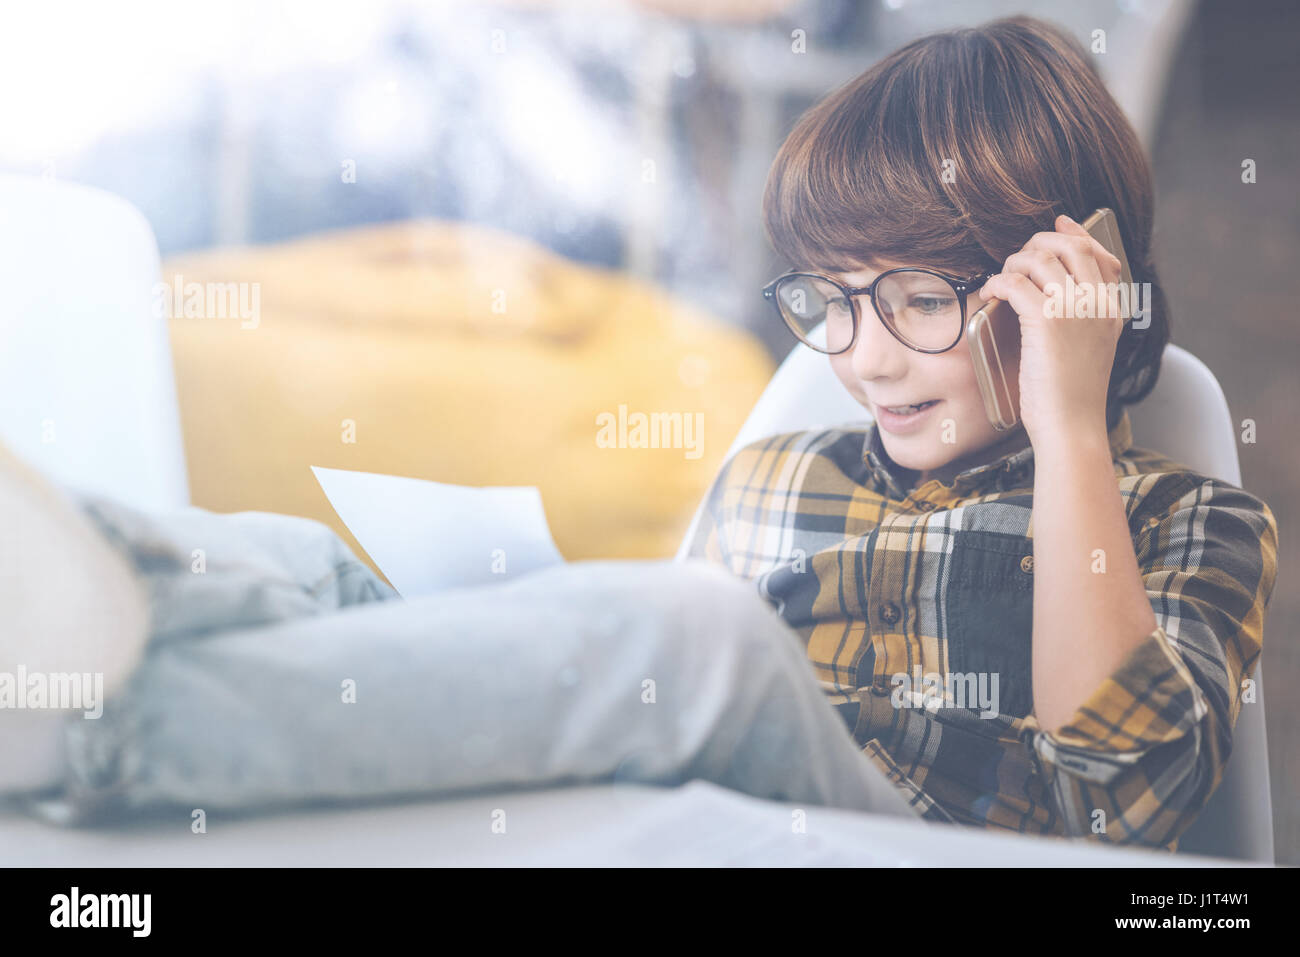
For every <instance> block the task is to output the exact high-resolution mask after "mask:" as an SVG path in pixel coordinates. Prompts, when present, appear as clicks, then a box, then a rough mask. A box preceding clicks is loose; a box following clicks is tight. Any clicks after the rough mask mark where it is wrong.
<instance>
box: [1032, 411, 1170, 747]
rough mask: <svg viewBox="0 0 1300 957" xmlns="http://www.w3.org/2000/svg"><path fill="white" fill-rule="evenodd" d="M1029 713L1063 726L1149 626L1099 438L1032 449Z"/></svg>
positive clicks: (1152, 623)
mask: <svg viewBox="0 0 1300 957" xmlns="http://www.w3.org/2000/svg"><path fill="white" fill-rule="evenodd" d="M1034 458H1035V479H1034V506H1033V519H1032V522H1033V525H1032V533H1033V541H1034V619H1033V620H1034V627H1033V689H1034V713H1035V715H1036V717H1037V719H1038V722H1039V726H1040V727H1042V728H1043V729H1044V730H1048V731H1054V730H1056V729H1057V728H1059V727H1060V726H1061V725H1063V724H1064V723H1065V722H1066V721H1067V720H1068V719H1069V717H1070V716H1071V715H1072V714H1073V713H1074V711H1075V709H1076V708H1077V707H1078V706H1079V705H1080V704H1082V703H1083V702H1084V701H1086V700H1087V698H1088V697H1089V696H1090V695H1091V694H1092V693H1093V691H1095V690H1096V688H1097V687H1098V685H1100V684H1101V682H1102V681H1104V680H1105V679H1106V678H1107V677H1108V676H1110V675H1111V674H1113V673H1114V672H1115V670H1116V669H1117V668H1118V667H1119V666H1120V665H1121V664H1122V663H1123V662H1124V659H1125V658H1126V657H1127V656H1128V654H1129V653H1130V652H1131V651H1132V650H1133V649H1134V648H1136V647H1137V646H1138V645H1139V644H1140V643H1141V642H1142V641H1143V639H1145V638H1146V637H1147V636H1148V635H1149V634H1150V633H1151V632H1152V631H1153V630H1155V627H1156V618H1155V613H1154V611H1153V610H1152V608H1151V603H1150V601H1149V600H1148V598H1147V593H1146V587H1145V585H1144V583H1143V581H1142V577H1141V573H1140V572H1139V570H1138V563H1137V556H1136V555H1135V554H1134V551H1133V541H1132V538H1131V537H1130V533H1129V528H1128V520H1127V517H1126V515H1125V512H1124V502H1123V499H1122V498H1121V496H1120V493H1119V489H1118V486H1117V483H1116V480H1115V474H1114V467H1113V465H1112V463H1111V458H1110V451H1109V447H1108V444H1107V438H1106V434H1105V432H1103V431H1100V430H1097V431H1086V432H1083V433H1077V432H1076V433H1075V434H1074V437H1073V438H1072V440H1071V441H1069V442H1062V443H1061V444H1060V445H1059V446H1054V447H1051V448H1044V449H1042V450H1040V449H1038V448H1035V453H1034Z"/></svg>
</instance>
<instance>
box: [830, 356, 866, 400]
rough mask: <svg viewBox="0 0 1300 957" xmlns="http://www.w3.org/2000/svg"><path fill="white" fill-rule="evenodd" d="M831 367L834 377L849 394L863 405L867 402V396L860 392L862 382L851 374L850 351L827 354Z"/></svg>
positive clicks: (851, 361)
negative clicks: (834, 354) (832, 354)
mask: <svg viewBox="0 0 1300 957" xmlns="http://www.w3.org/2000/svg"><path fill="white" fill-rule="evenodd" d="M827 359H828V360H829V361H830V364H831V368H832V369H833V370H834V371H835V377H836V378H837V379H839V380H840V383H841V384H842V385H843V386H844V388H845V389H847V390H848V393H849V395H851V396H853V398H855V399H857V400H858V401H859V402H861V403H862V404H863V405H866V403H867V397H866V396H865V395H864V394H863V392H862V383H861V382H859V381H858V377H857V376H856V375H854V374H853V358H852V353H842V354H840V355H837V356H828V357H827Z"/></svg>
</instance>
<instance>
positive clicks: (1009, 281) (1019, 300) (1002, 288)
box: [980, 272, 1047, 317]
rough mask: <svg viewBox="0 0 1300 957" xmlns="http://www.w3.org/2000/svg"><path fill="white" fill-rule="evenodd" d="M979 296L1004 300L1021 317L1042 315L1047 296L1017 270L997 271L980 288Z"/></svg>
mask: <svg viewBox="0 0 1300 957" xmlns="http://www.w3.org/2000/svg"><path fill="white" fill-rule="evenodd" d="M980 298H982V299H1002V300H1005V301H1006V302H1008V303H1010V304H1011V308H1012V309H1014V310H1015V311H1016V314H1017V315H1019V316H1021V317H1024V316H1042V315H1043V314H1044V313H1043V306H1044V304H1045V303H1046V302H1047V297H1046V296H1045V295H1044V294H1043V291H1042V290H1041V289H1039V288H1038V286H1036V285H1035V284H1034V281H1033V280H1032V279H1030V278H1029V277H1028V276H1026V275H1025V274H1024V273H1019V272H1000V273H998V274H997V275H996V276H994V277H993V278H992V279H990V280H989V281H988V282H986V283H985V284H984V286H983V287H982V288H981V289H980Z"/></svg>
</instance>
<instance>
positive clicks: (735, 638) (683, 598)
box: [646, 558, 799, 654]
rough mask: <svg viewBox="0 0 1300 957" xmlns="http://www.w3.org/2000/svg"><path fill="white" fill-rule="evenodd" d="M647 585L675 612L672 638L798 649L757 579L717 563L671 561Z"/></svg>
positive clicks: (694, 642)
mask: <svg viewBox="0 0 1300 957" xmlns="http://www.w3.org/2000/svg"><path fill="white" fill-rule="evenodd" d="M646 584H647V586H648V587H649V588H650V589H652V590H653V591H652V594H653V595H654V602H655V603H656V604H667V605H668V606H669V607H671V609H672V611H673V615H672V617H673V623H672V624H673V625H674V626H675V627H669V628H666V629H664V631H665V634H666V636H667V637H668V638H669V639H670V640H671V639H673V638H676V639H677V640H680V641H682V642H685V643H688V644H690V645H692V646H696V647H707V648H711V649H721V648H724V647H728V646H734V647H735V648H737V649H743V650H744V651H746V652H747V653H749V654H753V653H754V652H755V651H758V650H761V649H762V648H764V647H773V646H775V647H776V648H778V649H781V650H792V649H793V648H794V647H795V645H796V644H797V642H798V640H799V639H798V635H797V634H795V633H794V632H793V631H792V630H791V629H790V627H789V626H788V625H787V624H786V622H785V620H784V619H782V618H781V616H780V615H779V614H777V612H776V610H775V609H774V608H773V607H772V606H771V605H770V604H769V603H768V602H767V601H765V600H764V599H763V597H762V596H761V595H760V594H759V593H758V590H757V588H756V587H755V585H754V583H753V582H751V581H746V580H745V579H743V578H740V577H738V576H736V575H734V574H732V573H731V572H729V571H727V570H726V569H725V568H722V567H721V566H720V565H717V564H715V563H713V562H710V561H707V560H704V559H699V558H693V559H687V560H686V561H683V562H671V563H665V564H663V565H662V566H661V567H659V568H658V569H657V571H656V574H654V575H653V576H650V579H649V580H648V581H647V583H646Z"/></svg>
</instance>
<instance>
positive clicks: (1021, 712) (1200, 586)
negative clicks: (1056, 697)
mask: <svg viewBox="0 0 1300 957" xmlns="http://www.w3.org/2000/svg"><path fill="white" fill-rule="evenodd" d="M1110 447H1111V453H1112V458H1113V460H1114V465H1115V477H1116V482H1117V485H1118V488H1119V493H1120V495H1121V496H1122V498H1123V501H1124V507H1125V510H1126V512H1127V513H1128V519H1129V528H1130V530H1131V532H1132V536H1133V546H1134V550H1135V552H1136V555H1137V559H1138V565H1139V568H1140V570H1141V573H1142V577H1143V580H1144V581H1145V583H1146V589H1147V594H1148V595H1149V596H1150V599H1151V606H1152V608H1153V609H1154V611H1155V615H1156V621H1157V628H1156V630H1155V631H1153V632H1152V633H1151V634H1150V635H1148V636H1147V637H1146V639H1145V640H1144V641H1143V642H1142V644H1141V645H1139V646H1138V647H1137V648H1135V649H1134V650H1133V651H1132V652H1131V653H1130V654H1129V656H1128V658H1127V660H1126V661H1125V662H1124V663H1123V665H1121V667H1120V668H1119V669H1118V670H1117V671H1116V672H1115V673H1114V674H1112V675H1111V676H1110V677H1109V678H1107V679H1106V680H1105V681H1104V682H1102V683H1101V684H1100V685H1099V686H1098V687H1097V689H1096V690H1095V691H1094V692H1093V693H1092V695H1091V696H1090V697H1089V698H1088V700H1087V701H1085V702H1084V703H1083V704H1081V705H1080V706H1079V708H1078V709H1077V710H1076V711H1075V713H1074V715H1073V716H1072V717H1071V718H1070V720H1069V721H1068V722H1067V723H1066V724H1065V725H1064V726H1062V727H1061V728H1059V729H1057V730H1056V731H1055V732H1050V733H1049V732H1046V731H1043V730H1042V729H1041V728H1040V727H1039V726H1038V724H1037V720H1036V718H1035V716H1034V715H1033V713H1032V711H1033V696H1032V684H1031V672H1030V652H1031V637H1032V633H1033V602H1032V600H1033V540H1032V537H1031V536H1030V534H1029V533H1030V528H1029V520H1030V512H1031V507H1032V504H1033V498H1032V493H1033V476H1034V472H1033V466H1034V462H1033V449H1032V448H1025V449H1022V450H1020V451H1017V452H1012V453H1010V454H1008V455H1005V456H1003V457H1001V458H1000V459H998V460H997V461H994V462H991V463H989V464H986V465H983V466H980V467H977V468H973V469H968V470H967V471H965V472H962V473H960V474H958V475H957V476H956V477H955V479H953V481H952V483H951V484H944V483H942V482H940V481H938V480H931V481H928V482H925V483H923V484H921V485H920V486H919V487H917V488H915V489H910V490H909V489H907V488H904V487H903V484H902V475H903V472H902V470H900V469H899V468H898V467H897V466H896V465H895V464H894V463H893V462H892V461H891V460H890V459H889V457H888V455H887V454H886V453H885V451H884V447H883V445H882V444H881V442H880V438H879V435H878V434H877V432H876V427H875V424H874V423H872V422H868V423H865V424H864V423H857V424H849V425H845V426H842V427H838V428H826V429H816V430H809V431H804V432H794V433H787V434H783V435H776V436H772V437H769V438H766V439H762V440H761V441H758V442H754V443H752V444H750V445H748V446H746V447H744V448H743V449H741V450H740V451H738V452H737V453H736V454H735V455H733V456H732V457H731V458H730V459H729V460H728V461H727V463H726V464H725V465H724V466H723V468H722V470H721V472H720V473H719V474H718V476H717V478H716V479H715V481H714V484H713V487H712V489H711V490H710V493H709V495H708V498H707V500H706V503H705V507H704V510H703V513H702V515H701V519H700V524H699V526H698V530H697V533H696V535H695V537H694V539H693V541H692V543H691V547H690V554H691V555H692V556H698V557H704V558H708V559H711V560H713V561H716V562H719V563H721V564H723V565H724V566H725V567H727V568H729V569H730V570H731V571H732V572H733V573H734V574H736V575H739V576H741V577H743V578H745V579H747V580H752V581H754V582H755V584H756V586H757V588H758V590H759V593H760V594H761V595H762V596H763V597H764V598H765V599H767V600H768V601H769V602H771V603H772V604H773V605H774V606H775V607H776V608H777V610H778V611H779V612H780V613H781V615H782V616H783V618H784V619H785V620H786V622H787V623H788V624H789V625H790V626H791V628H792V629H793V630H794V631H796V632H797V633H798V635H799V636H800V637H801V638H802V640H803V643H804V645H805V647H806V649H807V653H808V660H809V662H810V663H811V665H812V668H813V670H814V672H815V675H816V677H817V679H818V680H819V681H820V682H821V684H822V686H823V687H824V688H825V690H826V692H827V695H828V698H829V699H830V701H831V703H832V704H833V705H835V706H836V707H838V708H840V710H841V711H842V712H844V717H845V720H846V721H847V722H848V723H849V726H850V727H851V728H852V730H853V735H854V737H855V739H856V740H857V742H858V744H859V746H861V747H862V749H863V751H864V753H865V754H866V755H867V756H868V757H869V758H870V760H871V761H872V762H873V763H874V764H875V765H876V766H877V767H879V768H880V770H881V771H882V772H884V773H885V774H886V775H887V776H888V777H889V778H890V780H892V781H893V782H894V783H895V785H896V786H897V787H899V788H900V789H901V790H902V791H903V793H904V795H905V796H906V797H907V798H908V800H909V802H910V803H911V805H912V807H913V808H914V809H915V810H916V812H917V813H918V814H919V815H921V816H922V817H925V818H927V819H930V820H938V821H946V822H950V823H960V824H967V825H973V826H981V827H996V828H1005V829H1008V830H1011V831H1017V832H1024V833H1032V834H1062V835H1070V836H1091V837H1094V838H1095V839H1097V840H1099V841H1104V842H1110V843H1126V844H1135V845H1143V846H1148V847H1157V848H1165V849H1168V850H1170V851H1173V850H1176V848H1177V843H1178V838H1179V836H1180V835H1181V833H1182V832H1183V831H1184V830H1186V828H1187V827H1188V825H1190V824H1191V822H1192V821H1193V819H1194V818H1195V817H1196V815H1197V814H1198V813H1199V812H1200V810H1201V809H1202V808H1203V807H1204V806H1205V804H1206V802H1207V800H1208V799H1209V797H1210V794H1211V793H1212V792H1213V791H1214V789H1215V788H1216V787H1217V786H1218V783H1219V781H1220V779H1221V778H1222V776H1223V769H1224V765H1225V763H1226V762H1227V759H1228V754H1229V751H1230V749H1231V745H1232V729H1233V726H1234V724H1235V723H1236V720H1237V715H1238V714H1239V713H1240V710H1241V708H1242V707H1258V705H1255V704H1252V703H1243V691H1244V685H1243V682H1244V681H1245V679H1247V678H1249V677H1250V676H1251V675H1252V674H1253V671H1254V666H1255V664H1256V661H1257V660H1258V658H1259V654H1260V649H1261V643H1262V638H1263V627H1264V611H1265V608H1266V606H1267V603H1268V599H1269V597H1270V594H1271V592H1272V589H1273V582H1274V578H1275V575H1276V566H1277V548H1278V536H1277V523H1276V520H1275V519H1274V517H1273V514H1272V512H1271V511H1270V510H1269V508H1268V506H1267V505H1266V504H1265V503H1264V502H1263V501H1261V500H1260V499H1259V498H1257V497H1255V496H1254V495H1251V494H1250V493H1248V492H1246V491H1243V490H1242V489H1240V488H1238V487H1236V486H1233V485H1231V484H1229V483H1227V482H1224V481H1220V480H1218V479H1213V478H1208V477H1206V476H1204V475H1200V474H1197V473H1195V472H1193V471H1191V470H1190V469H1189V468H1187V467H1186V466H1184V465H1181V464H1179V463H1177V462H1174V461H1171V460H1170V459H1168V458H1166V457H1164V456H1162V455H1159V454H1158V453H1156V452H1152V451H1149V450H1146V449H1141V448H1136V447H1134V446H1133V444H1132V430H1131V424H1130V421H1129V416H1128V413H1127V411H1125V412H1124V413H1123V414H1122V415H1121V417H1120V419H1119V421H1118V422H1117V423H1116V425H1115V427H1114V428H1113V429H1112V430H1111V432H1110ZM1061 613H1062V614H1063V615H1067V616H1068V614H1069V610H1068V609H1062V610H1061ZM927 676H928V677H927ZM905 679H906V680H905ZM994 682H996V684H995V683H994ZM981 683H982V684H981ZM980 687H983V688H984V690H985V692H987V693H992V692H994V689H996V692H995V696H994V698H992V699H990V698H989V695H988V694H987V693H986V695H985V697H983V698H981V697H979V695H978V689H979V688H980ZM990 700H994V701H995V702H996V707H989V701H990ZM993 711H996V712H997V713H996V714H991V713H990V712H993Z"/></svg>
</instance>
